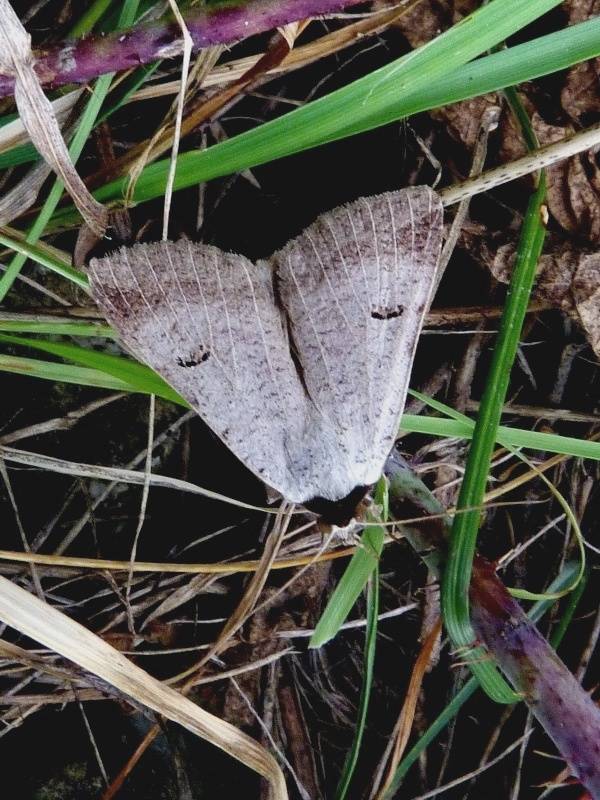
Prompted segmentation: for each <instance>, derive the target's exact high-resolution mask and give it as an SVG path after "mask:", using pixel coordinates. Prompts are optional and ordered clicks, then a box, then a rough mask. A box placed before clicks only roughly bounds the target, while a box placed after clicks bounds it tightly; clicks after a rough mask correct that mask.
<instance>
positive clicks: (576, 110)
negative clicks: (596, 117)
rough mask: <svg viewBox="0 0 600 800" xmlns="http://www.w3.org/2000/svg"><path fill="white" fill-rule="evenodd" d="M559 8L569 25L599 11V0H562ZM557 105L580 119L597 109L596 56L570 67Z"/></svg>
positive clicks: (599, 74)
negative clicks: (561, 6)
mask: <svg viewBox="0 0 600 800" xmlns="http://www.w3.org/2000/svg"><path fill="white" fill-rule="evenodd" d="M563 10H564V12H565V13H566V14H567V18H568V22H569V25H576V24H577V23H578V22H585V20H587V19H591V18H592V17H597V16H598V15H599V14H600V0H565V2H564V3H563ZM561 105H562V107H563V108H564V110H565V111H566V112H567V114H568V115H569V116H570V117H571V119H573V120H574V121H576V122H581V123H584V122H585V121H586V120H585V118H586V117H587V116H589V115H590V114H598V112H600V59H599V58H592V59H590V60H589V61H583V62H582V63H581V64H577V65H576V66H574V67H571V69H570V70H569V71H568V72H567V75H566V78H565V83H564V86H563V89H562V92H561Z"/></svg>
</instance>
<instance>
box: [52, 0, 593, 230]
mask: <svg viewBox="0 0 600 800" xmlns="http://www.w3.org/2000/svg"><path fill="white" fill-rule="evenodd" d="M556 5H558V3H557V2H555V0H554V1H552V2H546V3H544V4H539V3H533V2H531V1H530V2H527V3H523V2H522V0H516V2H513V0H509V2H505V0H494V2H492V3H490V4H489V5H487V6H485V7H484V8H482V9H480V11H478V12H476V15H475V16H473V17H469V18H468V22H467V20H464V21H463V22H462V23H460V25H459V26H455V28H452V29H451V31H453V32H454V33H453V34H452V37H453V38H451V39H448V40H447V39H443V37H445V36H449V35H450V33H451V31H448V32H447V33H446V34H443V35H442V36H441V37H438V38H437V39H435V40H433V41H432V42H431V43H430V44H429V45H427V48H425V49H421V50H419V51H415V53H411V54H409V55H408V56H405V57H404V58H402V59H399V60H398V61H396V62H393V63H392V64H389V65H387V66H385V67H383V68H381V69H379V70H377V71H375V72H373V73H371V74H370V75H367V76H366V77H364V78H361V79H360V80H358V81H355V82H354V83H352V84H350V85H349V86H346V87H344V88H342V89H339V90H337V91H336V92H332V93H331V94H329V95H327V96H326V97H323V98H320V99H319V100H315V101H313V102H311V103H307V104H306V105H305V106H303V107H302V108H299V109H297V110H295V111H292V112H290V113H289V114H286V115H284V116H283V117H280V118H279V119H276V120H274V121H272V122H268V123H266V124H264V125H261V126H259V127H257V128H254V129H252V130H250V131H248V132H246V133H243V134H240V135H238V136H234V137H232V138H231V139H228V140H226V141H224V142H222V143H220V144H216V145H213V146H212V147H209V148H207V149H206V150H204V151H198V150H195V151H191V152H187V153H183V154H181V155H180V156H179V159H178V170H177V178H176V181H175V189H183V188H186V187H189V186H193V185H196V184H198V183H201V182H203V181H208V180H211V179H213V178H216V177H219V176H222V175H227V174H230V173H232V172H239V171H241V170H243V169H246V168H249V167H253V166H257V165H258V164H263V163H266V162H268V161H273V160H274V159H277V158H283V157H285V156H288V155H292V154H293V153H297V152H300V151H302V150H305V149H307V148H310V147H315V146H318V145H321V144H324V143H325V142H331V141H334V140H336V139H340V138H343V137H345V136H350V135H352V134H355V133H359V132H362V131H366V130H370V129H372V128H375V127H377V126H380V125H384V124H387V123H389V122H392V121H395V120H398V119H402V118H404V117H406V116H409V115H411V114H414V113H416V112H419V111H424V110H427V109H431V108H437V107H439V106H441V105H447V104H449V103H453V102H457V101H458V100H462V99H465V98H467V97H474V96H476V95H478V94H483V93H485V92H489V91H493V90H496V89H501V88H504V87H506V86H509V85H511V84H514V83H519V82H522V81H527V80H532V79H533V78H536V77H539V76H541V75H547V74H549V73H551V72H555V71H557V70H560V69H565V68H567V67H569V66H571V65H573V64H575V63H578V62H580V61H583V60H585V59H588V58H592V57H594V56H597V55H600V18H595V19H593V20H589V21H587V22H584V23H581V24H579V25H577V26H572V27H570V28H567V29H565V30H564V31H560V32H558V33H555V34H549V35H548V36H544V37H541V38H539V39H536V40H534V41H532V42H527V43H525V44H522V45H518V46H515V47H512V48H508V49H506V50H503V51H501V52H499V53H495V54H493V55H490V56H486V57H484V58H480V59H478V60H477V61H475V62H473V63H472V64H468V65H466V66H461V65H464V64H465V63H466V62H467V61H468V60H470V59H472V58H474V57H475V56H477V55H478V54H480V53H482V52H484V51H485V50H486V49H488V48H490V47H491V46H493V45H494V44H496V43H497V42H499V41H501V40H502V39H503V38H505V37H506V36H508V35H510V34H511V33H513V32H515V31H517V30H518V29H519V26H522V25H523V24H525V22H524V17H523V15H525V16H526V17H527V19H529V20H532V19H535V18H536V17H538V16H540V15H541V14H542V13H544V11H547V10H549V9H550V8H552V7H554V6H556ZM515 11H516V12H518V19H517V17H516V16H513V12H515ZM492 12H493V15H492V16H490V14H491V13H492ZM484 13H485V15H486V16H481V15H483V14H484ZM478 15H479V16H478ZM461 26H462V28H461ZM458 28H461V30H460V36H461V37H463V36H466V35H467V32H470V36H472V38H473V40H474V41H472V42H471V43H470V46H469V47H464V48H462V47H459V48H458V49H457V50H453V48H452V46H451V43H452V42H453V41H454V42H455V43H456V38H455V37H456V35H457V34H456V31H457V29H458ZM576 29H577V30H576ZM449 42H450V47H448V43H449ZM474 42H475V43H474ZM438 48H439V50H438ZM417 54H419V55H418V57H417ZM168 169H169V159H164V160H161V161H158V162H156V163H154V164H151V165H149V166H148V167H146V169H145V170H144V171H143V173H142V174H141V175H140V178H139V180H138V182H137V184H136V188H135V194H134V198H133V199H134V201H136V202H145V201H147V200H150V199H153V198H156V197H161V196H162V195H163V193H164V189H165V185H166V177H167V172H168ZM127 185H128V179H127V178H126V177H125V178H120V179H118V180H116V181H113V182H112V183H109V184H107V185H106V186H104V187H102V188H101V189H100V190H98V191H97V192H96V193H95V196H96V197H97V198H98V199H99V200H101V201H102V202H108V203H110V202H118V201H120V200H122V198H123V196H124V192H125V190H126V187H127ZM77 219H78V217H77V212H76V211H75V210H74V209H73V208H72V207H69V208H66V209H64V210H62V211H60V212H58V213H57V214H56V215H55V217H54V219H53V225H54V226H57V227H58V226H63V225H70V224H73V223H74V222H76V221H77Z"/></svg>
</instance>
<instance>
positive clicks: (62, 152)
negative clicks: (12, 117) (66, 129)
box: [0, 0, 107, 236]
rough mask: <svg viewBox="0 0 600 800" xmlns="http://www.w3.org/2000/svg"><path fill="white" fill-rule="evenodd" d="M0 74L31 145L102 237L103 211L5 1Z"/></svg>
mask: <svg viewBox="0 0 600 800" xmlns="http://www.w3.org/2000/svg"><path fill="white" fill-rule="evenodd" d="M0 71H1V72H4V73H7V74H12V75H14V77H15V101H16V103H17V108H18V110H19V115H20V117H21V121H22V123H23V125H24V127H25V128H26V130H27V132H28V133H29V136H30V137H31V141H32V142H33V144H34V145H35V147H36V149H37V150H38V152H39V153H40V155H41V156H42V157H43V158H44V159H45V161H46V162H47V163H48V165H49V166H50V167H52V169H53V170H54V171H55V172H56V174H57V175H58V176H59V177H60V179H61V180H62V181H63V183H64V185H65V188H66V189H67V191H68V192H69V194H70V195H71V197H72V198H73V202H74V203H75V205H76V206H77V208H78V210H79V212H80V213H81V215H82V217H83V218H84V220H85V221H86V223H87V224H88V225H89V227H90V228H92V230H94V231H95V232H96V233H97V234H98V235H99V236H102V235H103V234H104V231H105V230H106V223H107V214H106V209H105V208H104V206H102V205H101V204H100V203H98V202H96V200H94V198H93V197H92V195H91V194H90V193H89V191H88V190H87V188H86V186H85V184H84V183H83V181H82V180H81V178H80V177H79V175H78V174H77V171H76V170H75V167H74V166H73V163H72V161H71V158H70V156H69V152H68V150H67V146H66V144H65V141H64V139H63V137H62V134H61V132H60V127H59V125H58V121H57V119H56V116H55V115H54V111H53V109H52V105H51V103H50V101H49V100H48V98H47V97H46V95H45V94H44V92H43V91H42V87H41V84H40V81H39V79H38V77H37V75H36V73H35V70H34V57H33V53H32V50H31V37H30V36H29V34H28V33H27V31H26V30H25V28H24V27H23V25H22V24H21V22H20V20H19V18H18V17H17V15H16V14H15V12H14V11H13V9H12V7H11V5H10V3H9V2H8V0H0ZM38 179H39V176H38ZM38 189H39V186H38Z"/></svg>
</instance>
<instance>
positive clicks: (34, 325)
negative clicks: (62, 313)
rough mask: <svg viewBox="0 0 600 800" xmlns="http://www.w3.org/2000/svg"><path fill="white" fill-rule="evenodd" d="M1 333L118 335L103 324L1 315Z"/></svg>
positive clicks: (108, 336)
mask: <svg viewBox="0 0 600 800" xmlns="http://www.w3.org/2000/svg"><path fill="white" fill-rule="evenodd" d="M0 332H2V333H46V334H50V335H51V336H93V337H96V336H103V337H105V338H110V339H115V338H116V336H117V334H116V332H115V331H113V329H112V328H110V327H109V326H108V325H105V324H104V323H103V322H77V321H73V320H70V319H67V320H64V319H59V320H57V321H56V322H54V321H43V322H42V321H38V320H35V319H22V320H21V319H2V318H1V315H0Z"/></svg>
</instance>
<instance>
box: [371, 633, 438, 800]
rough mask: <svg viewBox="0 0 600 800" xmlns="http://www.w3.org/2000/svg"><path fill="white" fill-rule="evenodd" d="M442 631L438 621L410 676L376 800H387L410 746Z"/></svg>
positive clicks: (428, 636)
mask: <svg viewBox="0 0 600 800" xmlns="http://www.w3.org/2000/svg"><path fill="white" fill-rule="evenodd" d="M441 630H442V621H441V619H438V621H437V622H436V624H435V625H434V626H433V627H432V629H431V630H430V631H429V634H428V635H427V638H426V640H425V642H424V644H423V647H422V648H421V652H420V653H419V655H418V657H417V660H416V661H415V665H414V667H413V670H412V675H411V676H410V683H409V685H408V690H407V692H406V699H405V700H404V705H403V706H402V711H401V712H400V716H399V717H398V722H397V723H396V726H395V728H394V732H393V734H392V742H391V753H389V763H388V768H387V774H386V777H385V781H384V783H383V786H382V787H381V789H379V791H378V792H377V794H376V795H375V798H376V800H383V798H385V796H386V794H387V790H388V789H389V787H390V785H391V782H392V779H393V777H394V774H395V772H396V768H397V767H398V764H399V763H400V759H401V758H402V755H403V753H404V750H405V749H406V745H407V744H408V739H409V736H410V732H411V729H412V724H413V720H414V716H415V710H416V708H417V701H418V699H419V693H420V691H421V685H422V683H423V678H424V677H425V673H426V672H427V667H428V666H429V662H430V659H431V654H432V652H433V648H434V646H435V643H436V641H437V639H438V637H439V635H440V632H441Z"/></svg>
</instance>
